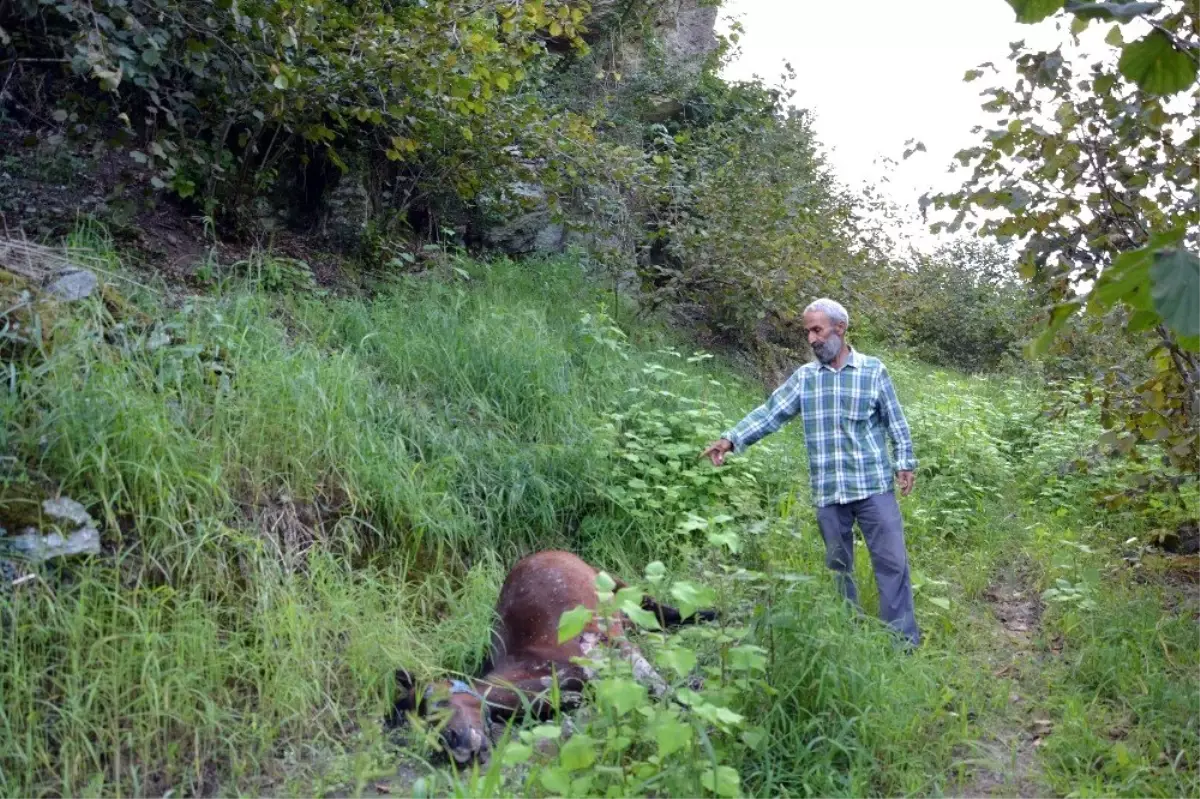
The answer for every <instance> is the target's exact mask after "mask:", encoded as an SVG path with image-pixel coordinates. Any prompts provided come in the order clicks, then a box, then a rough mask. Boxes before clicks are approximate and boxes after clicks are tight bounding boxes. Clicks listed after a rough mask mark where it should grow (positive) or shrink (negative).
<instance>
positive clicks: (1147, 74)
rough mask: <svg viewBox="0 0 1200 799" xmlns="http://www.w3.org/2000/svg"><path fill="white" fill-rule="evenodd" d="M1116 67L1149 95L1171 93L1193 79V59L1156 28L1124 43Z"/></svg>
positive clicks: (1190, 82) (1185, 87) (1194, 69)
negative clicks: (1133, 40) (1132, 40)
mask: <svg viewBox="0 0 1200 799" xmlns="http://www.w3.org/2000/svg"><path fill="white" fill-rule="evenodd" d="M1117 67H1118V68H1119V69H1120V70H1121V74H1122V75H1124V76H1125V77H1126V78H1128V79H1129V80H1131V81H1133V82H1134V83H1136V84H1137V85H1138V86H1140V87H1141V88H1142V90H1143V91H1145V92H1147V93H1149V94H1159V95H1168V94H1175V93H1176V92H1181V91H1184V90H1185V89H1187V88H1188V87H1190V86H1191V85H1192V84H1193V83H1195V82H1196V69H1197V68H1196V62H1195V61H1194V60H1192V58H1191V57H1190V56H1189V55H1188V54H1187V53H1184V52H1180V51H1179V50H1177V49H1175V43H1174V42H1172V41H1171V39H1170V37H1169V36H1167V34H1165V33H1163V32H1162V31H1160V30H1153V31H1151V32H1150V33H1148V34H1146V35H1145V36H1144V37H1142V38H1141V39H1138V40H1137V41H1136V42H1133V43H1132V44H1127V45H1125V50H1124V52H1122V53H1121V60H1120V61H1119V62H1118V63H1117Z"/></svg>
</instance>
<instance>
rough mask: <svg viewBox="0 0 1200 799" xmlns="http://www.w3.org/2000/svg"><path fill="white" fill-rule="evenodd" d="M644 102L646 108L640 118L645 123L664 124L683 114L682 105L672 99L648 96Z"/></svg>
mask: <svg viewBox="0 0 1200 799" xmlns="http://www.w3.org/2000/svg"><path fill="white" fill-rule="evenodd" d="M646 102H647V104H648V107H647V109H646V112H645V113H644V114H643V115H642V117H643V118H644V119H645V120H646V121H647V122H666V121H667V120H668V119H673V118H675V117H677V116H679V115H680V114H682V113H683V108H684V106H683V103H682V102H681V101H679V100H677V99H675V98H674V97H659V96H650V97H647V98H646Z"/></svg>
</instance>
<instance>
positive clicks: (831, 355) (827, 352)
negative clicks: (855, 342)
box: [812, 333, 842, 363]
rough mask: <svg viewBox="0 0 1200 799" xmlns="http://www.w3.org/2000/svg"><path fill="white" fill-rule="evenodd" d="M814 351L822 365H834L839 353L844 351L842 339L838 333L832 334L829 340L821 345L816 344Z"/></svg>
mask: <svg viewBox="0 0 1200 799" xmlns="http://www.w3.org/2000/svg"><path fill="white" fill-rule="evenodd" d="M812 350H813V354H814V355H816V356H817V360H818V361H820V362H821V363H833V361H834V360H835V359H836V358H837V356H838V353H839V352H841V351H842V337H841V336H839V335H838V334H837V333H830V334H829V338H827V339H825V340H824V341H822V342H820V343H819V344H814V345H813V348H812Z"/></svg>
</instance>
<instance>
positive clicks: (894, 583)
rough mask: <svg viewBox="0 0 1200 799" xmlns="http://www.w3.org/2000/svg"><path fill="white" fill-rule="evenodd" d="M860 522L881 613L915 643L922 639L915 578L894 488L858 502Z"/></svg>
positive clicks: (857, 508) (886, 620)
mask: <svg viewBox="0 0 1200 799" xmlns="http://www.w3.org/2000/svg"><path fill="white" fill-rule="evenodd" d="M855 510H856V511H857V514H856V515H857V516H858V526H859V528H860V529H861V530H862V531H863V538H865V539H866V541H867V551H869V552H870V553H871V564H872V565H873V566H874V567H875V583H876V585H877V586H878V587H879V615H880V616H882V617H883V620H884V621H885V622H887V623H888V624H889V625H891V626H892V627H893V628H894V629H895V630H896V631H897V632H899V633H900V634H901V635H903V636H904V637H905V638H907V639H908V640H909V641H910V642H911V643H912V644H914V645H916V644H919V643H920V642H921V631H920V630H919V629H917V619H916V615H915V613H914V611H913V593H912V579H911V577H910V576H909V569H908V555H907V553H906V552H905V547H904V519H903V517H901V515H900V505H899V503H897V502H896V494H895V492H892V491H888V492H885V493H883V494H875V495H874V496H870V497H867V498H866V499H864V500H862V501H861V502H858V503H856V508H855Z"/></svg>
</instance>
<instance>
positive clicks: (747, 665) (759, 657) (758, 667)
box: [729, 644, 767, 671]
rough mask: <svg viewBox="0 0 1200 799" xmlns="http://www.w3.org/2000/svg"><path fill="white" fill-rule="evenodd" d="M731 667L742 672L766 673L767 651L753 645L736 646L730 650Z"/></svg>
mask: <svg viewBox="0 0 1200 799" xmlns="http://www.w3.org/2000/svg"><path fill="white" fill-rule="evenodd" d="M729 665H730V667H731V668H734V669H738V670H740V671H766V668H767V650H765V649H763V648H762V647H761V646H754V645H753V644H743V645H742V646H735V647H734V648H733V649H730V650H729Z"/></svg>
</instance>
